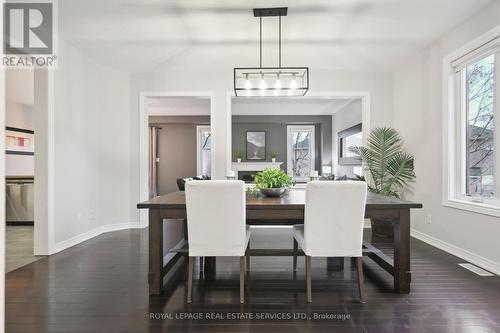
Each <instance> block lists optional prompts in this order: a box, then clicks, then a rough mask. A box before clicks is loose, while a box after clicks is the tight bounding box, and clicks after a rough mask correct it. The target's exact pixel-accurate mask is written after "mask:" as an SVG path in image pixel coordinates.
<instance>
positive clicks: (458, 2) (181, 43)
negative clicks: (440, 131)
mask: <svg viewBox="0 0 500 333" xmlns="http://www.w3.org/2000/svg"><path fill="white" fill-rule="evenodd" d="M492 1H494V0H316V1H310V0H309V1H307V0H289V1H285V0H271V1H269V0H250V1H236V0H233V1H228V0H218V1H215V0H192V1H186V0H173V1H164V0H150V1H145V0H143V1H141V0H85V1H82V0H64V1H59V33H60V35H61V36H62V37H63V38H64V39H66V40H68V41H70V42H71V43H72V44H73V45H75V46H77V47H78V48H80V49H81V50H83V51H85V52H87V53H90V54H91V55H92V57H94V58H97V60H99V61H101V62H103V63H106V64H109V65H111V66H114V67H117V68H122V69H125V70H130V71H133V72H143V71H150V70H152V69H154V68H155V67H157V66H158V65H160V64H163V63H168V62H172V61H176V60H178V59H179V58H182V57H185V56H186V55H189V56H194V57H197V59H199V61H200V62H201V63H202V64H203V60H204V59H203V58H204V55H205V54H206V52H207V51H210V52H214V50H215V51H216V52H217V54H218V55H219V56H220V57H221V58H223V59H228V66H230V67H232V66H233V64H234V63H235V64H236V65H240V66H247V65H257V61H258V19H256V18H254V17H253V16H252V8H254V7H277V6H288V7H289V10H288V16H287V17H286V18H284V19H283V41H284V45H283V62H284V64H285V65H286V64H288V65H308V66H310V67H312V68H317V69H323V68H332V69H345V70H364V71H367V70H368V71H387V70H391V69H392V68H393V67H394V66H395V65H397V64H398V63H400V62H401V61H402V59H403V58H404V57H407V56H408V55H410V54H411V53H412V52H415V51H416V50H417V49H419V48H422V47H424V46H426V45H428V44H430V43H431V42H433V41H434V40H436V39H437V38H439V37H440V36H442V35H443V34H444V33H446V32H447V31H449V30H450V29H452V28H453V27H455V26H457V25H458V24H459V23H460V22H462V21H464V20H465V19H467V18H468V17H470V16H472V15H473V14H474V13H475V12H476V11H478V10H479V9H480V8H482V7H484V6H485V5H487V4H489V3H491V2H492ZM264 37H265V42H266V44H265V46H266V47H265V50H264V56H265V57H264V60H265V63H266V62H267V64H268V65H274V63H272V62H275V60H276V52H275V50H276V46H275V44H274V43H275V41H276V37H277V23H276V21H275V20H273V19H265V20H264ZM206 62H207V63H206V65H207V66H210V65H211V63H210V61H209V60H207V61H206Z"/></svg>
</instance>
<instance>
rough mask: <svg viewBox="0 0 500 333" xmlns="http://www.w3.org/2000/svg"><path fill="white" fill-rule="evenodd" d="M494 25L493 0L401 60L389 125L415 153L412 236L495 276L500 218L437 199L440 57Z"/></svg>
mask: <svg viewBox="0 0 500 333" xmlns="http://www.w3.org/2000/svg"><path fill="white" fill-rule="evenodd" d="M498 24H500V2H498V1H496V2H494V3H492V4H491V5H490V6H488V7H486V8H485V9H483V10H481V11H480V12H478V13H477V14H476V15H474V16H473V17H471V18H470V19H469V20H468V21H466V22H464V23H463V24H461V25H460V26H459V28H457V29H456V30H454V31H451V32H450V33H448V34H447V35H445V36H444V37H443V38H441V39H440V40H438V41H436V42H435V43H434V44H433V45H432V46H430V47H428V48H426V49H425V50H423V51H422V52H419V53H418V54H415V55H414V57H412V58H411V59H408V61H407V62H406V63H404V64H402V65H401V67H400V68H399V69H398V70H397V71H396V73H395V77H394V126H395V127H396V128H397V129H398V130H399V131H400V133H401V134H402V136H403V137H404V139H405V141H406V147H407V148H408V151H410V152H411V153H413V154H414V155H415V169H416V174H417V181H416V184H415V188H414V194H413V195H409V196H408V197H409V198H411V199H415V200H416V201H419V202H422V203H423V204H424V208H423V209H422V210H415V211H414V212H412V222H413V226H412V227H413V228H414V230H415V231H417V235H420V237H424V238H425V239H427V240H428V241H432V242H434V244H436V245H439V246H441V247H448V250H451V251H455V252H454V253H456V254H459V255H462V256H463V257H466V258H468V259H469V260H475V261H476V263H478V264H482V265H483V266H488V267H487V268H490V269H492V270H496V273H497V274H500V250H499V249H498V235H500V219H499V218H496V217H491V216H486V215H481V214H477V213H471V212H467V211H463V210H458V209H453V208H447V207H444V206H443V205H442V203H441V198H442V188H441V184H442V177H443V175H442V172H441V170H442V168H441V167H442V161H441V159H442V158H441V156H442V146H441V144H442V135H443V133H442V128H443V127H442V114H443V112H444V111H443V110H442V99H443V96H442V86H441V84H442V61H443V57H444V56H446V55H447V54H449V53H451V52H453V51H454V50H455V49H458V48H459V47H461V46H463V45H464V44H465V43H467V42H469V41H471V40H472V39H474V38H475V37H478V36H479V35H481V34H482V33H484V32H486V31H488V30H490V29H491V28H493V27H494V26H496V25H498ZM429 216H430V218H431V223H430V224H429V223H427V222H428V220H429ZM422 233H423V234H422ZM427 236H430V237H427ZM436 239H437V240H436ZM443 242H444V243H443Z"/></svg>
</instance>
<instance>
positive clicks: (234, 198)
mask: <svg viewBox="0 0 500 333" xmlns="http://www.w3.org/2000/svg"><path fill="white" fill-rule="evenodd" d="M245 202H246V196H245V183H244V182H242V181H239V180H197V181H188V182H187V183H186V210H187V226H188V243H189V255H190V256H242V255H244V253H245V245H246V214H245Z"/></svg>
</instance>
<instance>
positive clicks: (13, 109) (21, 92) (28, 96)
mask: <svg viewBox="0 0 500 333" xmlns="http://www.w3.org/2000/svg"><path fill="white" fill-rule="evenodd" d="M5 73H6V80H5V89H6V90H5V92H6V93H5V126H9V127H17V128H22V129H29V130H33V129H34V124H33V95H34V94H33V89H34V81H33V80H34V75H33V74H34V73H33V70H32V69H8V70H6V72H5ZM34 172H35V158H34V156H32V155H31V156H30V155H12V154H9V155H6V156H5V175H7V176H33V175H34Z"/></svg>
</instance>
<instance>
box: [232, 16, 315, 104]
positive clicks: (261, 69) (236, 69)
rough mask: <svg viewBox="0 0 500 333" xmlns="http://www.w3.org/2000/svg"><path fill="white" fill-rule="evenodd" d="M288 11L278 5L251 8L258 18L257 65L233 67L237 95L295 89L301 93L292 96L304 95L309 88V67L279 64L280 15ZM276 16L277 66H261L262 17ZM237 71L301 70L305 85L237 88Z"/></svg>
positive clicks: (280, 54)
mask: <svg viewBox="0 0 500 333" xmlns="http://www.w3.org/2000/svg"><path fill="white" fill-rule="evenodd" d="M287 13H288V7H278V8H254V9H253V15H254V17H258V18H259V67H235V68H234V69H233V87H234V93H235V95H236V96H237V97H241V95H238V92H248V91H269V92H271V91H272V92H276V91H277V90H278V91H283V92H286V91H297V92H299V91H300V92H302V95H293V96H304V95H305V94H306V93H307V91H308V90H309V67H283V66H282V65H281V56H282V52H281V17H282V16H287ZM276 16H277V17H278V20H279V32H278V35H279V40H278V46H279V49H278V67H262V18H263V17H276ZM237 71H247V72H248V73H242V74H246V75H247V76H248V74H249V73H252V74H254V75H255V74H259V73H260V74H262V75H263V74H264V73H262V71H276V74H277V75H279V74H280V73H285V74H292V73H293V72H294V71H301V72H303V73H304V74H303V75H304V76H305V80H306V85H305V86H300V87H297V88H281V87H280V88H275V87H269V88H268V87H266V88H260V87H254V88H239V87H237V82H236V80H237ZM262 96H264V97H284V96H276V95H266V94H264V95H262Z"/></svg>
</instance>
